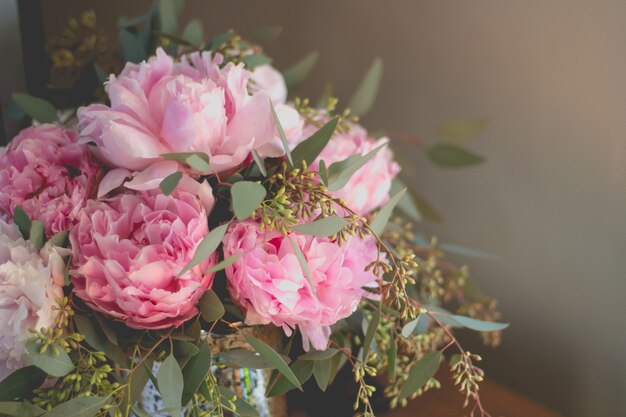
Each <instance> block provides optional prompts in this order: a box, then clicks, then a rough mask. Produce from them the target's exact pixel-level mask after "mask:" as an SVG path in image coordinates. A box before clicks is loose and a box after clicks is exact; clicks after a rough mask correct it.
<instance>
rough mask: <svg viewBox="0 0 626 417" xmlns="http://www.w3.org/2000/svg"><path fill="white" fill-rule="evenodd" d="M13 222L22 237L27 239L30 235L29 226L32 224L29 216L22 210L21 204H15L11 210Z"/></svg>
mask: <svg viewBox="0 0 626 417" xmlns="http://www.w3.org/2000/svg"><path fill="white" fill-rule="evenodd" d="M13 223H15V224H16V225H17V228H18V229H19V230H20V233H21V234H22V236H23V237H24V239H28V237H29V236H30V228H31V226H32V222H31V221H30V217H28V214H26V212H25V211H24V209H23V208H22V207H21V206H16V207H15V210H14V211H13Z"/></svg>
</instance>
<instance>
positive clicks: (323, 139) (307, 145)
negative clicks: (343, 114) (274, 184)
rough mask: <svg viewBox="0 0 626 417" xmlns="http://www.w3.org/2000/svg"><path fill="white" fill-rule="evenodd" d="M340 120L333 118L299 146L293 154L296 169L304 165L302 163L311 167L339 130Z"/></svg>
mask: <svg viewBox="0 0 626 417" xmlns="http://www.w3.org/2000/svg"><path fill="white" fill-rule="evenodd" d="M338 120H339V119H337V118H336V117H333V118H332V119H331V120H330V121H329V122H328V123H326V124H325V125H324V126H322V127H321V128H320V129H319V130H318V131H316V132H315V133H313V134H312V135H311V136H310V137H309V138H307V139H305V140H304V141H303V142H301V143H300V144H298V146H296V147H295V148H294V150H293V151H292V152H291V156H292V159H293V164H294V166H296V167H300V166H301V165H302V161H304V162H306V164H307V165H311V164H312V163H313V161H315V159H317V157H318V156H319V154H320V153H321V152H322V150H323V149H324V148H325V147H326V145H327V144H328V141H330V138H331V137H332V136H333V133H335V129H337V122H338Z"/></svg>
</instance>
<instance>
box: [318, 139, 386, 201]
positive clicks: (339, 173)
mask: <svg viewBox="0 0 626 417" xmlns="http://www.w3.org/2000/svg"><path fill="white" fill-rule="evenodd" d="M385 146H386V144H383V145H380V146H379V147H377V148H375V149H373V150H371V151H370V152H368V153H366V154H365V155H352V156H350V157H348V158H346V159H344V160H343V161H339V162H335V163H333V164H331V165H330V166H329V167H328V180H329V184H328V189H329V190H330V191H337V190H339V189H341V188H343V187H345V185H346V184H347V183H348V181H350V178H352V176H353V175H354V174H355V173H356V172H357V171H358V170H359V169H361V167H363V166H364V165H365V164H367V163H368V162H369V161H370V160H371V159H372V158H373V157H374V155H376V154H377V153H378V152H379V151H380V150H381V149H382V148H384V147H385Z"/></svg>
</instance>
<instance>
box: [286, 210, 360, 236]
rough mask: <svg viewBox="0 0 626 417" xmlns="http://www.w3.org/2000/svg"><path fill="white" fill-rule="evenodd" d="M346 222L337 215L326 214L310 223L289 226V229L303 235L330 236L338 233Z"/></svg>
mask: <svg viewBox="0 0 626 417" xmlns="http://www.w3.org/2000/svg"><path fill="white" fill-rule="evenodd" d="M347 224H348V221H347V220H346V219H344V218H343V217H339V216H334V215H333V216H328V217H324V218H323V219H319V220H316V221H314V222H311V223H304V224H300V225H297V226H293V227H291V230H293V231H295V232H298V233H301V234H303V235H311V236H318V237H325V236H331V235H334V234H335V233H338V232H339V231H341V229H343V228H344V227H345V226H346V225H347Z"/></svg>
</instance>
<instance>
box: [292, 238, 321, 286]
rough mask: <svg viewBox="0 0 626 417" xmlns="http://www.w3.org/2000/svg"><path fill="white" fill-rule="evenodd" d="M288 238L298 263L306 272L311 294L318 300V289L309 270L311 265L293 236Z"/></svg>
mask: <svg viewBox="0 0 626 417" xmlns="http://www.w3.org/2000/svg"><path fill="white" fill-rule="evenodd" d="M287 238H288V239H289V242H291V247H292V248H293V250H294V252H295V253H296V257H297V258H298V262H300V266H301V267H302V270H303V271H304V275H305V276H306V279H307V281H308V283H309V289H310V290H311V293H312V294H313V295H314V296H315V297H316V298H317V289H316V288H315V283H314V282H313V278H312V277H311V269H310V268H309V264H308V262H307V260H306V257H305V256H304V254H303V253H302V249H300V246H298V243H297V242H296V241H295V240H293V239H292V238H291V236H288V237H287Z"/></svg>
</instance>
